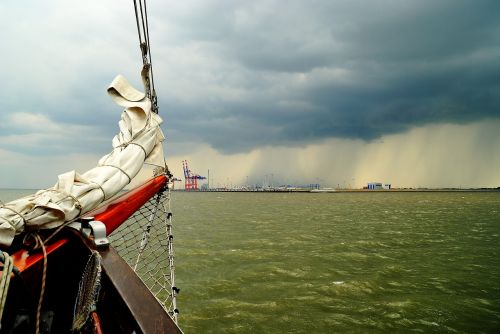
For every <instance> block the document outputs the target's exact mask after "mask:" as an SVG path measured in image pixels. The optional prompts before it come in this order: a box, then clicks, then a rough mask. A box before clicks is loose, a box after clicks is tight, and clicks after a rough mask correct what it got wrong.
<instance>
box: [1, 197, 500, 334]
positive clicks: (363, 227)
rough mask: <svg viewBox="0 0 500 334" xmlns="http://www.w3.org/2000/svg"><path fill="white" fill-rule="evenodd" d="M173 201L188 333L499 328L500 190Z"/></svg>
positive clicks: (179, 282)
mask: <svg viewBox="0 0 500 334" xmlns="http://www.w3.org/2000/svg"><path fill="white" fill-rule="evenodd" d="M28 193H30V192H29V191H28V192H22V191H21V192H15V191H0V199H1V200H4V201H6V200H9V199H13V198H16V197H17V195H20V194H28ZM172 209H173V212H174V224H175V225H174V234H175V250H176V258H175V261H176V279H177V286H179V287H180V288H181V293H180V295H179V296H178V300H177V302H178V306H179V309H180V311H181V313H180V325H181V327H182V328H183V330H184V331H185V333H259V332H260V333H406V332H423V333H498V332H500V279H499V278H500V259H499V255H500V192H495V193H486V192H482V193H480V192H455V193H333V194H293V193H183V192H174V193H173V194H172Z"/></svg>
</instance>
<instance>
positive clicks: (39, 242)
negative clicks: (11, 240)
mask: <svg viewBox="0 0 500 334" xmlns="http://www.w3.org/2000/svg"><path fill="white" fill-rule="evenodd" d="M32 236H33V237H34V238H35V241H36V244H35V248H34V249H37V248H39V247H40V248H42V252H43V271H42V286H41V287H40V297H39V298H38V307H37V308H36V327H35V328H36V330H35V333H36V334H40V318H41V314H42V304H43V297H44V294H45V281H46V278H47V250H46V249H45V244H44V243H43V240H42V238H40V236H39V235H38V234H32Z"/></svg>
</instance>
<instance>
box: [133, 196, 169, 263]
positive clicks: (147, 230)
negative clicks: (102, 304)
mask: <svg viewBox="0 0 500 334" xmlns="http://www.w3.org/2000/svg"><path fill="white" fill-rule="evenodd" d="M161 196H162V194H161V193H158V194H157V195H156V205H155V206H154V207H153V210H152V211H151V214H150V215H149V219H148V224H147V226H146V228H145V229H144V231H143V233H142V240H141V247H140V248H139V253H138V254H137V259H136V260H135V265H134V271H136V270H137V265H138V264H139V260H140V259H141V255H142V253H143V252H144V249H145V248H146V246H147V245H148V242H149V233H150V231H151V226H152V225H153V221H154V220H155V218H156V211H157V210H158V205H160V200H161Z"/></svg>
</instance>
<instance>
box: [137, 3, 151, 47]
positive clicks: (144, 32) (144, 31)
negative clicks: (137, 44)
mask: <svg viewBox="0 0 500 334" xmlns="http://www.w3.org/2000/svg"><path fill="white" fill-rule="evenodd" d="M139 9H140V11H141V23H142V33H143V34H144V42H146V43H147V41H146V26H145V25H144V11H143V10H142V0H139ZM146 48H147V49H149V45H146Z"/></svg>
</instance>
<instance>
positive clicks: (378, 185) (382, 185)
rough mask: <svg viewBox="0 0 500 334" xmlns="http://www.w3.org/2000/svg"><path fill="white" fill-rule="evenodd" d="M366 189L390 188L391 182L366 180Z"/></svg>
mask: <svg viewBox="0 0 500 334" xmlns="http://www.w3.org/2000/svg"><path fill="white" fill-rule="evenodd" d="M366 189H368V190H382V189H385V190H390V189H391V184H390V183H381V182H368V186H367V187H366Z"/></svg>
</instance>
